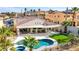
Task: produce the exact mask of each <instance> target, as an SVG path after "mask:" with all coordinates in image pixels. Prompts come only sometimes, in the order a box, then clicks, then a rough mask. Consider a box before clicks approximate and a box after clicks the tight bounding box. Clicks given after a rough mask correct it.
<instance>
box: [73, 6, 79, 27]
mask: <svg viewBox="0 0 79 59" xmlns="http://www.w3.org/2000/svg"><path fill="white" fill-rule="evenodd" d="M78 11H79V8H77V7H73V8H72V12H73V20H72V25H73V26H75V24H74V20H75V18H76V12H78Z"/></svg>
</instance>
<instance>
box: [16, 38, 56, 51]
mask: <svg viewBox="0 0 79 59" xmlns="http://www.w3.org/2000/svg"><path fill="white" fill-rule="evenodd" d="M53 44H54V41H53V40H50V39H39V40H38V44H37V45H35V46H34V47H33V49H38V48H40V47H43V46H50V45H53ZM17 45H18V46H17V47H16V50H17V51H25V48H26V47H24V46H23V45H22V41H20V43H19V44H17ZM20 45H22V46H20Z"/></svg>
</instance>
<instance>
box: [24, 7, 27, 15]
mask: <svg viewBox="0 0 79 59" xmlns="http://www.w3.org/2000/svg"><path fill="white" fill-rule="evenodd" d="M26 10H27V9H26V8H24V16H25V15H26Z"/></svg>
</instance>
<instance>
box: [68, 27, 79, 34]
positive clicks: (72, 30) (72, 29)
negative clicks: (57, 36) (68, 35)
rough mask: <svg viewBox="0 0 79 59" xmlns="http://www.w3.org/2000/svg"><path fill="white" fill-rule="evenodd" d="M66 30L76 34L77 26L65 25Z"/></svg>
mask: <svg viewBox="0 0 79 59" xmlns="http://www.w3.org/2000/svg"><path fill="white" fill-rule="evenodd" d="M67 31H70V32H72V33H73V34H76V35H78V28H77V27H73V26H68V27H67Z"/></svg>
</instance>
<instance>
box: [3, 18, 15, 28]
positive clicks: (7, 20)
mask: <svg viewBox="0 0 79 59" xmlns="http://www.w3.org/2000/svg"><path fill="white" fill-rule="evenodd" d="M4 24H5V26H7V27H11V26H13V25H14V22H13V19H11V18H7V19H5V20H4Z"/></svg>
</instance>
